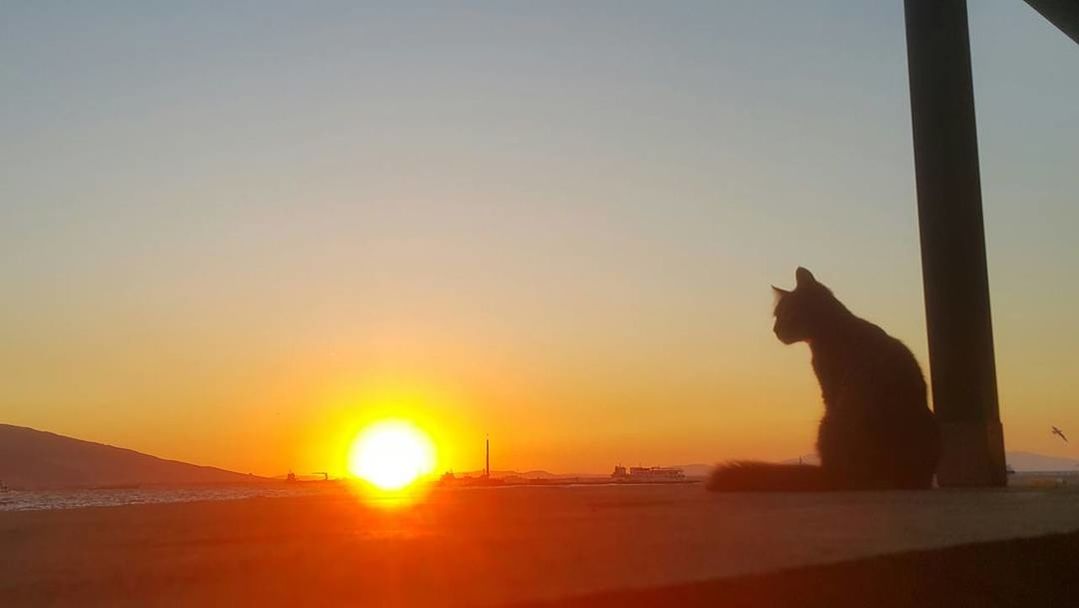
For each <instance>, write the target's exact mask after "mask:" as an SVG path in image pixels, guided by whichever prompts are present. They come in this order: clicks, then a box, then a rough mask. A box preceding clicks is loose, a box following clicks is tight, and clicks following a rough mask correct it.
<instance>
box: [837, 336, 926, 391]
mask: <svg viewBox="0 0 1079 608" xmlns="http://www.w3.org/2000/svg"><path fill="white" fill-rule="evenodd" d="M856 322H857V327H856V329H855V330H854V332H853V334H854V338H853V342H854V343H853V345H852V346H853V348H852V350H851V352H850V355H849V357H850V359H849V361H850V364H851V367H852V369H851V370H850V371H851V373H850V375H849V376H848V380H850V381H852V382H858V383H860V384H862V385H863V386H860V387H859V389H860V390H859V392H862V393H866V392H868V393H870V394H873V395H874V396H876V397H878V398H879V397H890V398H889V399H886V400H887V401H892V400H900V401H903V402H911V403H910V405H912V406H921V407H923V408H924V407H926V384H925V377H924V375H923V374H922V369H921V366H919V365H918V360H917V359H916V358H915V357H914V353H913V352H911V350H910V348H908V347H907V345H906V344H904V343H903V342H902V341H901V340H899V339H898V338H895V337H893V336H891V335H889V334H888V333H887V332H885V331H884V330H883V329H881V328H880V327H879V326H877V325H875V324H873V323H871V322H869V321H866V320H864V319H857V320H856Z"/></svg>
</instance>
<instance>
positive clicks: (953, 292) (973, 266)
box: [905, 0, 1007, 486]
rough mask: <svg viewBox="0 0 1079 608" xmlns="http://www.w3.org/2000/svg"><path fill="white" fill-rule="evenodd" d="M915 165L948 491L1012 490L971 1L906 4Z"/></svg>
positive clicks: (943, 481) (942, 470) (942, 477)
mask: <svg viewBox="0 0 1079 608" xmlns="http://www.w3.org/2000/svg"><path fill="white" fill-rule="evenodd" d="M905 8H906V27H907V67H908V71H909V75H910V105H911V117H912V124H913V131H914V167H915V174H916V179H917V192H918V224H919V230H920V233H921V246H922V278H923V283H924V287H925V310H926V322H927V325H928V332H929V366H930V371H931V374H932V382H933V389H932V390H933V407H934V409H935V410H936V414H937V419H938V420H939V421H940V424H941V434H942V440H943V453H942V456H941V462H940V466H939V467H938V470H937V480H938V482H939V483H940V485H942V486H1000V485H1004V484H1006V483H1007V476H1006V474H1005V469H1004V466H1005V464H1004V436H1003V431H1002V428H1001V425H1000V413H999V407H998V404H997V382H996V366H995V363H994V357H993V328H992V321H991V317H990V309H989V279H988V275H987V270H986V261H985V231H984V226H983V221H982V196H981V185H980V179H979V174H978V136H977V130H976V126H975V121H974V87H973V82H972V79H971V68H970V42H969V33H968V30H967V7H966V2H965V1H964V0H905Z"/></svg>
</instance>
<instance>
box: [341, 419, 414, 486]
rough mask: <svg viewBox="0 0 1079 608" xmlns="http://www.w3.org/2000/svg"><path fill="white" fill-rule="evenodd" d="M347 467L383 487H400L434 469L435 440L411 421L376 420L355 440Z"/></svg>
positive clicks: (362, 477)
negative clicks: (433, 441)
mask: <svg viewBox="0 0 1079 608" xmlns="http://www.w3.org/2000/svg"><path fill="white" fill-rule="evenodd" d="M348 468H349V471H350V472H352V474H353V475H355V476H357V477H359V478H360V479H363V480H365V481H368V482H370V483H372V484H374V485H375V486H377V487H379V488H381V489H383V490H398V489H401V488H403V487H405V486H407V485H408V484H410V483H412V482H413V481H415V480H416V479H417V478H419V477H421V476H423V475H427V474H429V473H431V472H432V471H433V470H434V468H435V448H434V444H433V443H432V442H431V439H430V438H429V437H428V436H427V434H426V433H424V432H423V431H422V430H420V429H419V428H417V427H416V426H415V425H413V424H412V423H410V422H406V421H402V420H387V421H383V422H377V423H375V424H373V425H371V426H369V427H367V428H366V429H364V430H363V432H361V433H360V435H359V437H357V438H356V441H355V442H354V443H353V444H352V449H351V450H350V452H349V457H348Z"/></svg>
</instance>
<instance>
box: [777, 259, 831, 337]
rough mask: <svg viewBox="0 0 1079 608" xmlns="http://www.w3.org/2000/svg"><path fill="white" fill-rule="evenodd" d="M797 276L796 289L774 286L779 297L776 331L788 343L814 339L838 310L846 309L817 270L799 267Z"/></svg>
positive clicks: (796, 272) (824, 329)
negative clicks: (814, 271) (810, 270)
mask: <svg viewBox="0 0 1079 608" xmlns="http://www.w3.org/2000/svg"><path fill="white" fill-rule="evenodd" d="M794 278H795V281H796V283H795V287H794V290H793V291H787V290H786V289H780V288H778V287H776V286H774V285H773V286H772V291H773V292H775V296H776V306H775V317H776V322H775V326H774V327H773V328H772V330H773V331H774V332H775V334H776V337H777V338H779V341H780V342H782V343H784V344H794V343H795V342H803V341H808V340H812V339H814V338H815V337H817V336H818V335H819V332H821V331H827V328H828V326H829V322H830V321H831V320H832V319H834V318H835V316H836V313H837V312H840V311H843V312H845V311H846V309H845V308H843V305H842V304H840V303H839V301H838V300H836V298H835V296H833V295H832V292H831V290H829V289H828V288H827V287H825V286H824V285H823V284H821V283H820V282H818V281H817V279H816V278H815V277H814V276H813V273H811V272H809V271H808V270H806V269H805V268H802V267H801V266H799V267H798V270H796V271H795V273H794Z"/></svg>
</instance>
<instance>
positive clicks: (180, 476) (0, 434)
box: [0, 423, 262, 489]
mask: <svg viewBox="0 0 1079 608" xmlns="http://www.w3.org/2000/svg"><path fill="white" fill-rule="evenodd" d="M0 480H2V481H3V482H4V483H5V484H6V485H8V486H9V487H11V488H19V489H61V488H100V487H117V486H139V485H155V484H156V485H170V484H214V483H241V482H251V481H260V480H262V478H261V477H256V476H254V475H249V474H244V473H237V472H234V471H228V470H226V469H221V468H218V467H211V466H204V465H196V464H191V463H187V462H182V461H179V460H169V459H165V458H160V457H157V456H153V455H150V454H145V453H142V452H138V451H135V450H132V449H129V448H122V447H118V446H113V445H108V444H104V443H98V442H95V441H86V440H83V439H77V438H74V437H68V436H66V435H60V434H58V433H52V432H49V431H41V430H37V429H33V428H29V427H23V426H15V425H11V424H2V423H0Z"/></svg>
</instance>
